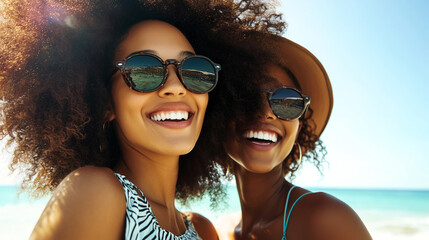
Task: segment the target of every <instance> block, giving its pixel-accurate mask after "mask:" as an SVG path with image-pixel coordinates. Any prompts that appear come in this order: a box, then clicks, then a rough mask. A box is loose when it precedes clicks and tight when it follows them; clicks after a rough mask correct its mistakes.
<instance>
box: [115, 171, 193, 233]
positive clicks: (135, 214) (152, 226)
mask: <svg viewBox="0 0 429 240" xmlns="http://www.w3.org/2000/svg"><path fill="white" fill-rule="evenodd" d="M115 175H116V177H118V179H119V181H120V182H121V183H122V186H123V188H124V192H125V199H126V201H127V203H126V205H127V209H126V214H125V235H124V239H127V240H137V239H168V240H176V239H177V240H188V239H192V240H193V239H201V238H200V237H199V236H198V234H197V232H196V231H195V228H194V226H193V225H192V222H191V221H190V220H189V219H188V218H186V217H184V219H185V225H186V228H187V230H186V232H185V233H184V234H183V235H181V236H176V235H174V234H173V233H171V232H169V231H167V230H165V229H163V228H161V226H159V223H158V220H157V219H156V218H155V215H154V214H153V213H152V210H151V208H150V205H149V202H148V201H147V199H146V197H145V196H144V194H143V192H142V191H141V190H140V189H138V188H137V187H136V186H135V185H134V184H133V183H132V182H130V181H129V180H128V179H126V178H125V176H123V175H120V174H118V173H115ZM137 191H138V193H140V195H139V194H138V193H137Z"/></svg>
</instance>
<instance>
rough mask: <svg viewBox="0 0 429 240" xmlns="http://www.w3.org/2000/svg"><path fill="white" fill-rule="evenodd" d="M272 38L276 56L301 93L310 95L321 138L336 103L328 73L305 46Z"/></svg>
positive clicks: (314, 118) (317, 131)
mask: <svg viewBox="0 0 429 240" xmlns="http://www.w3.org/2000/svg"><path fill="white" fill-rule="evenodd" d="M271 39H272V40H273V41H274V42H273V43H272V44H273V45H271V46H275V47H274V49H273V50H274V52H275V55H277V56H278V57H279V59H280V61H281V63H282V65H284V66H285V67H287V68H288V69H289V70H290V71H291V72H292V74H293V75H294V76H295V78H296V80H297V81H298V83H299V85H300V87H301V90H302V93H303V94H305V95H308V96H310V98H311V103H310V108H311V109H312V110H313V115H312V116H311V119H312V120H313V121H314V123H315V124H316V129H315V134H316V135H317V136H319V137H320V135H321V134H322V132H323V130H324V129H325V127H326V124H327V123H328V120H329V117H330V115H331V111H332V106H333V103H334V99H333V95H332V87H331V82H330V81H329V77H328V74H327V73H326V71H325V69H324V68H323V66H322V64H321V63H320V62H319V60H318V59H317V58H316V57H315V56H314V55H313V54H312V53H311V52H309V51H308V50H307V49H305V48H304V47H302V46H300V45H298V44H297V43H295V42H292V41H290V40H288V39H286V38H283V37H280V36H275V35H272V37H271Z"/></svg>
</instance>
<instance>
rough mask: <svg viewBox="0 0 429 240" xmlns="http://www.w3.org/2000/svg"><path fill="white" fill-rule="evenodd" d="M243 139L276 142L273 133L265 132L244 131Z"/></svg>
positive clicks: (275, 136) (275, 135)
mask: <svg viewBox="0 0 429 240" xmlns="http://www.w3.org/2000/svg"><path fill="white" fill-rule="evenodd" d="M244 137H245V138H256V139H260V140H266V141H271V142H274V143H275V142H277V134H276V133H273V132H266V131H253V130H250V131H246V132H245V134H244Z"/></svg>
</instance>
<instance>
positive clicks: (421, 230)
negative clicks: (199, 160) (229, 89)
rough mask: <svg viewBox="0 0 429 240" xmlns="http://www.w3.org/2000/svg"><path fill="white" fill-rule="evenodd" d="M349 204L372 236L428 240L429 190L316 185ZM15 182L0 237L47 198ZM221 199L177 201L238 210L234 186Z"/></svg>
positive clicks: (3, 189)
mask: <svg viewBox="0 0 429 240" xmlns="http://www.w3.org/2000/svg"><path fill="white" fill-rule="evenodd" d="M309 189H310V190H312V191H314V192H318V191H323V192H327V193H329V194H331V195H334V196H335V197H337V198H339V199H341V200H342V201H344V202H346V203H347V204H348V205H350V206H351V207H352V208H353V209H354V210H355V211H356V212H357V214H358V215H359V216H360V217H361V219H362V221H363V222H364V223H365V225H366V226H367V228H368V230H369V232H370V233H371V235H372V237H373V239H376V240H404V239H407V240H429V191H413V190H368V189H319V188H309ZM18 191H19V188H18V187H17V186H0V239H28V236H29V235H30V233H31V231H32V229H33V227H34V225H35V224H36V222H37V219H38V218H39V216H40V214H41V213H42V211H43V209H44V207H45V205H46V203H47V201H48V198H43V199H40V200H30V199H29V197H28V196H27V195H26V194H25V193H23V194H21V195H19V198H18V195H17V194H18ZM227 194H228V196H227V198H225V199H224V203H220V205H219V206H218V207H217V208H215V209H212V208H211V207H210V201H209V199H208V197H204V198H203V199H202V200H199V201H192V202H189V203H188V204H187V205H186V206H182V205H180V204H178V208H179V209H180V210H182V211H194V212H198V213H201V214H203V215H204V216H206V217H208V218H209V219H210V220H211V221H212V222H216V220H217V219H219V218H221V217H222V216H225V215H227V214H232V213H236V214H237V213H239V211H240V203H239V199H238V194H237V191H236V189H235V187H234V186H228V187H227Z"/></svg>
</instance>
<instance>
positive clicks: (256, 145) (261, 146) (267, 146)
mask: <svg viewBox="0 0 429 240" xmlns="http://www.w3.org/2000/svg"><path fill="white" fill-rule="evenodd" d="M245 142H246V144H247V146H249V147H251V148H252V149H254V150H257V151H268V150H271V149H272V148H273V147H275V146H276V145H277V143H279V141H277V142H275V143H260V142H254V141H250V140H247V139H246V140H245Z"/></svg>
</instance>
